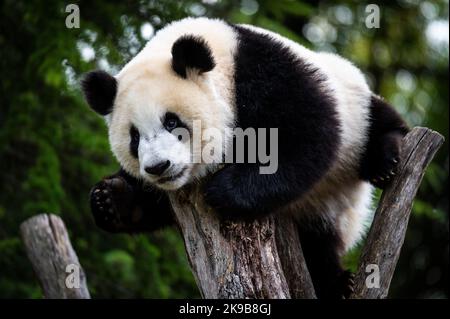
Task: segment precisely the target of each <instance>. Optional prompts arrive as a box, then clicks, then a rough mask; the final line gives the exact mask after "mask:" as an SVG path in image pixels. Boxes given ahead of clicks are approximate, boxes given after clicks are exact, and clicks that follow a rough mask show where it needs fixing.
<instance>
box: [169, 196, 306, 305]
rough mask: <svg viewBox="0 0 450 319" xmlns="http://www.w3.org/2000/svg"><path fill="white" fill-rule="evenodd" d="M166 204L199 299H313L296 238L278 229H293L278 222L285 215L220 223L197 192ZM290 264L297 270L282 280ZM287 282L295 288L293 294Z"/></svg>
mask: <svg viewBox="0 0 450 319" xmlns="http://www.w3.org/2000/svg"><path fill="white" fill-rule="evenodd" d="M171 201H172V206H173V208H174V212H175V216H176V219H177V223H178V226H179V228H180V230H181V233H182V236H183V238H184V243H185V246H186V252H187V255H188V260H189V263H190V265H191V268H192V270H193V273H194V276H195V278H196V281H197V285H198V287H199V289H200V292H201V294H202V296H203V297H204V298H227V299H228V298H232V299H235V298H291V297H300V296H301V297H304V298H312V297H314V291H313V289H312V284H311V280H310V278H309V273H308V271H307V270H306V265H305V264H304V259H303V256H301V249H299V250H295V251H294V250H292V248H298V247H300V243H299V241H298V236H297V237H295V235H294V232H293V231H290V230H289V229H287V230H286V232H285V233H283V232H284V230H282V229H280V228H281V227H282V226H283V225H286V224H287V225H289V224H290V225H292V222H291V223H289V222H287V221H284V220H283V219H282V218H288V217H282V218H280V219H279V218H278V217H277V219H279V220H278V221H276V220H275V218H274V216H268V217H266V218H263V219H261V220H256V221H253V222H224V221H221V220H220V218H219V217H218V216H217V215H216V214H215V213H214V212H213V211H212V210H211V209H210V208H209V207H207V206H206V205H205V204H204V202H203V198H202V196H201V194H200V191H199V188H194V189H190V190H185V191H183V192H179V193H177V194H176V195H174V194H172V195H171ZM277 239H278V240H277ZM294 240H297V242H289V241H294ZM296 244H298V245H296ZM277 245H281V247H280V246H277ZM291 245H292V246H291ZM280 248H281V249H280ZM280 253H283V258H280ZM283 261H284V262H283ZM292 262H299V263H300V264H299V267H300V268H299V269H300V270H299V271H292V273H288V276H286V275H285V274H286V273H287V272H285V271H284V270H283V265H286V264H289V263H292ZM302 262H303V264H302ZM301 269H303V270H306V271H304V272H303V271H301ZM296 277H298V278H296ZM296 279H298V280H299V283H300V285H301V286H298V285H297V284H296V283H294V281H295V280H296ZM288 280H289V281H291V282H292V283H293V284H292V287H293V288H295V289H294V290H293V292H292V293H291V291H290V285H289V283H288ZM309 289H311V290H309Z"/></svg>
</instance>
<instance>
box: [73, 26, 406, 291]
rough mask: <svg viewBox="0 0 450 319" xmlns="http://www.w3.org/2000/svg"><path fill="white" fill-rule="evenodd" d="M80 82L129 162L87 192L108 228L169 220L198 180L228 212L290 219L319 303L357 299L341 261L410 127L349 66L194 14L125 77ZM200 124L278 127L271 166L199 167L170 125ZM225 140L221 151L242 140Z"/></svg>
mask: <svg viewBox="0 0 450 319" xmlns="http://www.w3.org/2000/svg"><path fill="white" fill-rule="evenodd" d="M82 89H83V92H84V95H85V98H86V100H87V103H88V104H89V105H90V107H91V108H92V109H93V110H94V111H96V112H97V113H99V114H100V115H102V116H103V117H104V118H105V120H106V123H107V126H108V130H109V141H110V145H111V149H112V152H113V154H114V155H115V157H116V158H117V160H118V162H119V163H120V166H121V169H120V170H119V172H117V173H115V174H113V175H111V176H108V177H106V178H104V179H103V180H102V181H100V182H98V183H97V184H96V185H95V186H94V187H93V189H92V190H91V193H90V196H91V197H90V203H91V209H92V213H93V215H94V218H95V221H96V224H97V225H98V226H99V227H101V228H103V229H104V230H107V231H110V232H128V233H132V232H143V231H151V230H155V229H158V228H161V227H164V226H167V225H170V224H171V223H173V219H172V213H171V207H170V203H169V200H168V196H167V194H168V192H174V191H177V190H179V189H182V188H183V187H185V186H186V185H190V184H193V183H198V184H199V185H201V189H202V190H203V194H204V199H205V201H206V203H207V204H209V205H210V206H211V207H212V208H213V209H214V211H216V212H217V214H219V215H220V216H221V218H224V219H238V220H240V219H242V220H246V219H254V218H259V217H260V216H263V215H267V214H270V213H272V214H282V213H289V214H293V215H294V216H295V220H296V221H297V227H298V231H299V235H300V239H301V244H302V248H303V251H304V255H305V259H306V262H307V265H308V268H309V270H310V273H311V277H312V280H313V284H314V287H315V289H316V293H317V295H318V297H319V298H342V297H346V296H348V295H349V293H350V290H351V282H352V279H351V274H350V273H349V272H348V271H346V270H344V269H343V268H342V266H341V263H340V258H341V257H342V255H343V254H344V253H345V252H346V251H348V250H349V249H350V248H351V247H353V246H354V245H355V243H357V242H358V240H359V239H360V238H361V236H362V234H363V233H364V231H365V229H366V228H367V227H366V226H367V223H368V222H369V221H370V217H371V216H370V215H371V209H370V206H371V199H372V193H373V189H374V186H377V187H380V188H383V187H385V186H386V185H387V184H388V183H389V181H390V179H391V178H392V176H394V175H395V173H396V167H397V165H396V164H397V162H398V160H399V151H400V146H401V141H402V137H403V136H404V135H405V134H406V133H407V132H408V127H407V125H406V124H405V122H404V121H403V120H402V119H401V118H400V116H399V115H398V114H397V113H396V112H395V110H394V109H393V108H392V107H391V106H390V105H389V104H388V103H386V102H385V101H384V100H383V99H382V98H381V97H379V96H377V95H375V94H374V93H373V92H372V91H371V90H370V88H369V86H368V84H367V82H366V80H365V77H364V75H363V74H362V73H361V71H360V70H359V69H358V68H356V67H355V66H354V65H353V64H352V63H350V62H349V61H347V60H345V59H344V58H341V57H339V56H337V55H335V54H331V53H323V52H319V53H317V52H313V51H311V50H309V49H307V48H305V47H303V46H301V45H299V44H298V43H295V42H293V41H291V40H289V39H287V38H284V37H282V36H280V35H278V34H276V33H273V32H270V31H267V30H264V29H262V28H258V27H254V26H250V25H235V24H229V23H227V22H224V21H222V20H218V19H209V18H186V19H183V20H180V21H176V22H173V23H171V24H169V25H167V26H166V27H165V28H163V29H161V30H160V31H159V32H157V33H156V35H155V36H154V37H153V38H152V39H151V40H150V41H149V42H148V44H147V45H146V46H145V47H144V48H143V49H142V51H141V52H140V53H138V54H137V55H136V56H135V57H134V58H133V59H132V60H131V61H129V62H128V63H127V64H126V65H125V66H124V67H123V69H122V70H121V71H120V72H119V73H118V74H117V75H115V76H112V75H110V74H108V73H106V72H104V71H99V70H97V71H92V72H90V73H88V74H87V75H86V76H85V77H84V79H83V81H82ZM196 120H199V121H201V125H202V130H207V129H208V128H218V129H226V128H231V129H232V128H236V127H239V128H242V129H246V128H268V129H269V128H277V129H278V168H277V170H276V172H275V173H273V174H260V171H259V169H258V168H259V166H260V165H259V164H258V163H227V164H225V165H222V164H218V163H219V161H217V162H213V163H190V162H189V160H187V159H189V158H191V156H192V149H191V147H190V145H189V143H188V142H186V141H185V140H183V139H180V136H177V134H174V130H175V129H176V128H180V127H183V128H186V129H188V130H191V129H192V125H193V122H194V121H196ZM225 139H226V141H225V145H226V147H222V148H221V150H222V151H221V152H217V153H218V154H217V155H215V156H217V158H218V159H220V158H221V157H223V156H224V155H226V153H227V152H228V151H229V150H230V149H231V148H233V139H232V137H230V136H226V137H225ZM203 142H204V141H203ZM203 142H202V143H203ZM213 143H214V142H213ZM218 148H219V147H218Z"/></svg>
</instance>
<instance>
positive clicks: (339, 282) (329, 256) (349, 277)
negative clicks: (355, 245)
mask: <svg viewBox="0 0 450 319" xmlns="http://www.w3.org/2000/svg"><path fill="white" fill-rule="evenodd" d="M299 236H300V242H301V245H302V250H303V254H304V256H305V261H306V264H307V266H308V270H309V272H310V274H311V279H312V281H313V285H314V288H315V291H316V295H317V297H318V298H321V299H343V298H348V297H349V296H350V294H351V292H352V291H353V274H352V273H351V272H350V271H347V270H344V269H343V268H342V265H341V262H340V252H341V251H342V249H343V243H342V239H341V237H340V234H339V232H338V230H337V229H335V228H334V227H333V226H332V225H331V224H328V223H327V222H326V221H323V220H319V221H317V220H316V221H310V222H308V223H305V222H300V223H299Z"/></svg>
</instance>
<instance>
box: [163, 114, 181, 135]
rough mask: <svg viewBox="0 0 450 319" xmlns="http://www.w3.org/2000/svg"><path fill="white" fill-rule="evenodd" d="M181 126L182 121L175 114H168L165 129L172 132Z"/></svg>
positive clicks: (164, 123)
mask: <svg viewBox="0 0 450 319" xmlns="http://www.w3.org/2000/svg"><path fill="white" fill-rule="evenodd" d="M179 124H180V120H179V119H178V116H177V115H176V114H173V113H167V114H166V116H165V117H164V122H163V125H164V128H165V129H166V130H168V131H169V132H171V131H172V130H174V129H176V128H177V127H178V126H179Z"/></svg>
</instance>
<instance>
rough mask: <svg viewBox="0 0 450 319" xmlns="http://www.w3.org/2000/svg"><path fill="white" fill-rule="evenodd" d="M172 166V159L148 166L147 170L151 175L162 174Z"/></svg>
mask: <svg viewBox="0 0 450 319" xmlns="http://www.w3.org/2000/svg"><path fill="white" fill-rule="evenodd" d="M169 166H170V161H169V160H167V161H162V162H159V163H158V164H156V165H153V166H147V167H146V168H145V171H146V172H147V173H149V174H151V175H157V176H160V175H161V174H162V173H164V171H165V170H166V169H167V168H168V167H169Z"/></svg>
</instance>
